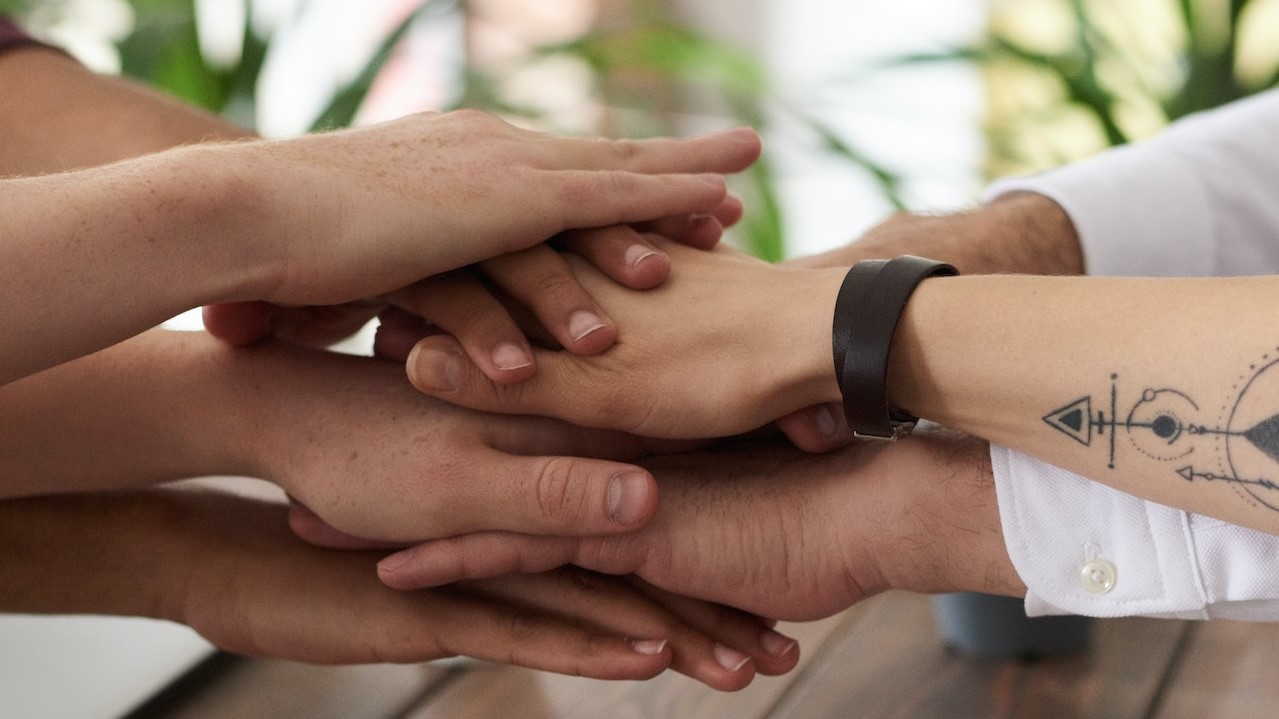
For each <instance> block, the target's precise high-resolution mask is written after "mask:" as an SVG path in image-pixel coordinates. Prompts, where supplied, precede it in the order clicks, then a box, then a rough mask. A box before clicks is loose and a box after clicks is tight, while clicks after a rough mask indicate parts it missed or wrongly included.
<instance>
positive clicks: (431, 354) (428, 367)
mask: <svg viewBox="0 0 1279 719" xmlns="http://www.w3.org/2000/svg"><path fill="white" fill-rule="evenodd" d="M413 355H414V356H410V357H409V360H410V361H411V362H412V363H413V368H414V372H413V376H414V378H415V379H416V380H417V381H418V384H420V385H422V387H424V388H426V389H430V390H434V391H436V392H452V391H454V390H456V389H457V381H458V377H459V376H461V374H462V365H461V361H460V358H459V357H458V356H457V353H456V352H454V351H452V350H447V349H436V348H432V349H420V348H419V349H414V350H413Z"/></svg>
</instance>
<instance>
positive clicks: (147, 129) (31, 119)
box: [0, 47, 250, 177]
mask: <svg viewBox="0 0 1279 719" xmlns="http://www.w3.org/2000/svg"><path fill="white" fill-rule="evenodd" d="M0 91H2V92H0V94H3V96H4V97H5V102H3V103H0V137H3V138H5V141H4V142H2V143H0V177H2V176H28V175H39V174H46V173H50V172H64V171H66V170H74V169H79V168H84V167H92V166H96V165H103V164H107V163H110V162H116V161H119V160H123V159H127V158H131V157H138V156H141V155H146V154H150V153H154V152H159V151H161V150H166V149H168V148H170V147H176V146H178V145H186V144H192V143H197V142H205V141H210V140H233V139H238V138H242V137H248V136H249V135H250V133H249V132H248V131H246V130H244V129H242V128H239V127H237V126H235V125H233V124H232V123H230V122H228V121H226V120H224V119H222V118H220V117H218V116H216V115H213V114H210V113H208V112H205V111H203V110H199V109H197V108H194V107H191V106H189V105H186V104H183V103H182V102H179V101H178V100H175V99H173V98H171V97H167V96H165V95H163V94H161V93H159V92H156V91H154V90H150V89H148V88H145V87H142V86H140V85H137V84H135V83H133V82H130V81H128V80H125V79H121V78H114V77H106V76H102V75H97V74H95V73H93V72H91V71H89V70H88V69H86V68H84V67H83V66H81V65H80V64H79V63H77V62H75V61H74V60H72V59H71V58H68V57H66V56H64V55H62V54H60V53H58V52H55V51H53V50H49V49H46V48H41V47H29V48H20V49H16V50H10V51H9V52H6V53H4V55H2V56H0Z"/></svg>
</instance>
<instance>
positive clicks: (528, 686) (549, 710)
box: [130, 593, 1279, 719]
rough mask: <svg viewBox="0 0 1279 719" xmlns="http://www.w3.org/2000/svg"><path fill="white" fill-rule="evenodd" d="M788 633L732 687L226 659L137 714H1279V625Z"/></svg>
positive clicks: (365, 717) (766, 718) (905, 625)
mask: <svg viewBox="0 0 1279 719" xmlns="http://www.w3.org/2000/svg"><path fill="white" fill-rule="evenodd" d="M784 631H786V632H788V633H789V634H791V635H792V636H795V637H797V638H798V639H800V641H801V646H802V647H803V651H804V659H803V661H802V662H801V664H800V666H799V667H798V668H797V669H796V670H795V671H794V672H792V673H791V674H789V675H787V676H785V677H776V678H769V677H760V678H758V679H756V680H755V682H754V683H752V684H751V685H750V686H749V687H747V688H746V689H744V690H742V691H740V692H737V693H734V694H723V693H718V692H715V691H712V690H710V689H707V688H705V687H703V686H702V685H700V684H697V683H696V682H694V681H692V680H690V679H687V678H686V677H683V676H680V675H676V674H672V673H668V674H665V675H663V676H661V677H658V678H657V679H654V680H652V681H648V682H601V681H594V680H588V679H577V678H570V677H561V676H556V675H551V674H541V673H538V672H533V671H529V670H525V669H515V668H511V667H498V666H492V665H487V664H476V663H465V664H455V665H451V666H450V665H447V664H446V665H427V666H372V667H311V666H306V665H300V664H295V663H291V662H279V661H265V660H242V659H232V660H228V661H226V662H224V664H225V666H222V667H220V668H216V669H212V670H210V671H208V672H205V676H199V675H197V676H194V677H192V678H191V680H190V681H187V682H184V683H183V684H182V685H180V686H178V687H175V689H174V690H173V691H171V692H169V693H167V694H166V695H165V696H163V697H161V698H160V700H158V701H157V702H153V703H152V704H151V705H149V706H147V707H145V708H144V709H142V710H140V711H139V712H137V713H136V714H135V715H134V716H133V717H131V718H130V719H197V718H198V719H224V718H225V719H250V718H252V717H271V718H272V719H294V718H297V719H303V718H305V719H319V718H327V717H333V718H334V719H338V718H342V719H498V718H501V719H509V718H512V717H516V718H518V719H609V718H613V717H617V718H618V719H639V718H641V717H654V718H659V717H660V718H661V719H671V718H678V719H683V718H685V717H690V718H693V717H695V718H697V719H823V718H827V717H829V718H830V719H837V718H838V719H847V718H849V717H875V718H878V717H930V718H931V717H945V718H946V719H958V718H963V717H982V718H986V717H1088V718H1090V719H1103V718H1105V717H1151V718H1152V719H1174V718H1176V719H1180V718H1182V717H1185V718H1187V719H1190V718H1194V719H1205V718H1208V719H1212V718H1216V717H1226V718H1229V719H1246V718H1247V717H1267V718H1269V717H1275V716H1279V706H1277V702H1279V681H1276V676H1275V674H1276V672H1275V669H1276V667H1279V663H1277V660H1279V625H1258V624H1242V623H1234V622H1212V623H1190V622H1179V621H1164V620H1155V619H1116V620H1106V621H1103V622H1100V623H1099V624H1098V626H1097V628H1096V631H1095V633H1094V637H1093V644H1092V648H1091V649H1090V650H1089V651H1088V652H1086V653H1084V654H1081V655H1079V656H1075V657H1070V658H1061V659H1052V660H1045V661H1040V662H1035V663H1025V662H1014V661H1010V662H982V661H974V660H967V659H962V658H959V657H955V656H952V655H951V654H950V653H948V652H947V651H946V650H945V649H943V648H942V646H941V643H940V641H939V640H938V636H937V630H936V627H935V625H934V623H933V619H932V613H931V609H930V607H929V603H928V599H927V598H925V597H920V596H915V595H909V594H902V593H892V594H887V595H883V596H880V597H876V598H874V599H872V600H869V601H867V602H864V603H862V604H861V605H859V606H857V607H854V608H853V609H851V610H849V611H848V612H845V613H844V614H841V615H839V616H836V617H832V618H830V619H827V620H825V621H822V622H816V623H812V624H806V625H787V626H785V627H784Z"/></svg>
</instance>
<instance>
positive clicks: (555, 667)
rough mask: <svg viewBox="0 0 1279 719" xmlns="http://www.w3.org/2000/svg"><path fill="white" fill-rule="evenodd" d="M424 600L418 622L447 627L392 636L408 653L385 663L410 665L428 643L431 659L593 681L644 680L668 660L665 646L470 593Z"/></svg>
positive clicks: (444, 594)
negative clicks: (419, 645)
mask: <svg viewBox="0 0 1279 719" xmlns="http://www.w3.org/2000/svg"><path fill="white" fill-rule="evenodd" d="M414 598H415V597H414V596H408V597H406V598H405V599H407V600H410V601H411V600H413V599H414ZM429 599H430V601H428V602H422V603H421V606H420V613H421V616H422V618H423V622H424V624H425V625H426V626H428V627H447V628H448V629H447V630H445V631H444V633H443V634H442V635H441V636H436V637H429V636H426V637H422V638H420V639H419V637H417V636H408V637H393V638H392V639H394V641H393V642H391V645H392V646H404V647H408V649H407V650H406V651H404V652H402V654H403V655H404V656H393V657H389V658H388V659H389V660H391V661H404V662H408V661H414V660H415V659H414V658H415V657H416V656H417V655H418V654H421V653H422V652H421V650H420V649H416V648H414V647H412V646H411V645H412V644H413V643H414V642H416V641H429V642H432V643H433V644H434V645H435V646H436V647H437V651H436V652H434V653H435V654H437V655H454V656H456V655H465V656H470V657H474V658H476V659H482V660H485V661H490V662H496V663H499V664H510V665H514V666H520V667H527V668H529V669H539V670H542V671H549V672H555V673H557V674H567V675H570V676H583V677H591V678H594V679H649V678H652V677H654V676H657V675H658V674H660V673H661V672H662V671H663V670H665V669H666V667H667V666H669V664H670V662H671V658H672V657H671V653H670V651H669V650H667V649H666V648H665V647H663V648H662V649H661V651H658V652H655V653H654V652H652V651H651V650H652V646H651V645H638V646H637V644H636V643H635V642H634V641H633V640H631V639H628V638H626V637H621V636H612V635H609V634H607V633H601V632H598V631H593V630H590V629H586V628H583V627H579V626H573V625H572V624H571V623H569V622H566V621H564V620H563V619H560V618H558V617H554V616H548V615H546V614H544V613H540V612H535V611H527V610H522V609H521V608H520V607H518V606H512V605H511V604H508V603H506V602H500V601H496V600H493V599H490V598H487V597H484V596H482V595H477V594H475V593H472V592H462V591H459V590H455V589H446V590H436V591H435V592H433V593H431V595H429Z"/></svg>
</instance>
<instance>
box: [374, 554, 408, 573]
mask: <svg viewBox="0 0 1279 719" xmlns="http://www.w3.org/2000/svg"><path fill="white" fill-rule="evenodd" d="M406 561H408V555H406V554H405V553H404V552H396V553H395V554H392V555H391V556H389V557H386V558H385V559H383V560H382V561H380V562H378V563H377V568H378V571H379V572H387V573H388V574H389V573H392V572H394V571H395V570H397V569H399V568H400V567H402V566H404V563H405V562H406Z"/></svg>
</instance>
